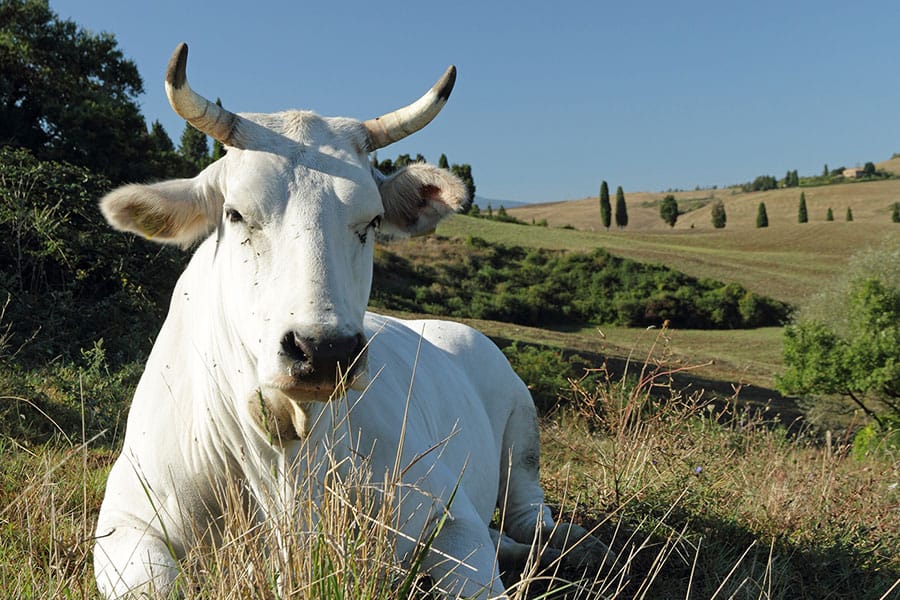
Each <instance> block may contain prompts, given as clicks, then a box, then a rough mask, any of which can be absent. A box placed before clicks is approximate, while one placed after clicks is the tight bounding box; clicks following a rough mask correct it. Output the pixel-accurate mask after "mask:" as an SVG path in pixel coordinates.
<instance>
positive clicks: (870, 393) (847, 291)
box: [778, 248, 900, 424]
mask: <svg viewBox="0 0 900 600" xmlns="http://www.w3.org/2000/svg"><path fill="white" fill-rule="evenodd" d="M897 254H898V250H897V249H896V248H894V249H890V248H887V249H884V250H878V251H876V258H874V259H869V260H868V261H856V262H854V263H852V264H853V266H852V269H853V270H852V271H851V273H850V274H849V276H848V278H847V283H846V284H844V285H841V286H838V287H837V289H836V291H834V292H832V293H830V294H828V295H826V296H824V297H822V298H821V299H819V303H820V304H821V305H823V306H825V307H827V308H825V309H824V311H827V312H825V313H824V314H826V315H829V316H827V317H823V316H822V314H823V313H822V312H820V313H818V314H817V313H815V312H814V311H811V310H808V311H805V312H804V313H801V318H800V319H799V320H798V322H797V323H795V324H793V325H791V326H789V327H787V328H786V330H785V337H784V363H785V367H786V370H785V372H784V374H783V375H782V376H781V377H780V378H779V379H778V385H779V388H780V389H782V390H783V391H785V392H787V393H794V394H809V395H826V394H841V395H845V396H848V397H850V398H851V399H852V400H853V401H854V402H856V403H857V405H859V406H860V407H861V408H863V410H864V411H865V412H866V413H867V414H869V415H870V416H872V417H873V418H874V419H876V421H878V422H879V424H882V421H883V419H882V418H881V417H880V414H881V413H884V412H887V413H889V414H893V418H900V404H898V403H897V399H898V398H900V265H898V257H897ZM878 257H880V259H879V258H878ZM873 403H874V404H873ZM872 406H876V408H872ZM881 406H884V407H885V408H884V409H882V408H880V407H881Z"/></svg>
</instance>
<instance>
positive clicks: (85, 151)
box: [0, 0, 155, 182]
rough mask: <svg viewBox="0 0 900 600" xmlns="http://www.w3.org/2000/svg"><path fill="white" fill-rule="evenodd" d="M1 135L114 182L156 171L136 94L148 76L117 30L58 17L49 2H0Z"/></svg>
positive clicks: (11, 142)
mask: <svg viewBox="0 0 900 600" xmlns="http://www.w3.org/2000/svg"><path fill="white" fill-rule="evenodd" d="M0 73H2V74H3V75H2V79H0V143H2V144H3V145H9V146H15V147H24V148H28V149H30V150H31V151H32V153H33V154H35V156H37V157H39V158H41V159H49V160H65V161H68V162H70V163H73V164H76V165H80V166H84V167H88V168H90V169H92V170H93V171H95V172H98V173H103V174H104V175H106V176H107V177H108V178H109V179H111V180H112V181H113V182H121V181H124V180H136V179H142V178H146V177H148V176H150V175H155V173H152V172H151V171H150V169H149V166H150V163H149V161H148V160H147V159H148V154H149V152H150V147H149V140H148V136H147V130H146V125H145V123H144V118H143V117H142V116H141V114H140V109H139V108H138V104H137V97H138V95H139V94H141V93H142V92H143V83H142V81H141V78H140V75H139V74H138V70H137V67H136V65H135V64H134V63H133V62H132V61H130V60H127V59H125V58H124V57H123V55H122V52H121V51H120V50H119V48H118V44H117V42H116V39H115V37H114V36H112V35H111V34H108V33H101V34H94V33H91V32H89V31H86V30H84V29H82V28H80V27H78V25H77V24H76V23H74V22H73V21H69V20H65V19H60V18H59V16H58V15H57V14H56V13H55V12H53V11H52V10H51V9H50V7H49V6H48V3H47V2H38V1H28V0H5V1H4V2H2V3H0Z"/></svg>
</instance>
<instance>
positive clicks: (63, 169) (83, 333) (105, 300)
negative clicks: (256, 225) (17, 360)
mask: <svg viewBox="0 0 900 600" xmlns="http://www.w3.org/2000/svg"><path fill="white" fill-rule="evenodd" d="M109 188H110V183H109V181H108V180H107V179H105V178H103V177H99V176H96V175H93V174H91V173H90V172H89V171H87V170H86V169H83V168H81V167H76V166H72V165H68V164H65V163H56V162H48V161H39V160H37V159H35V158H34V157H33V156H31V154H29V153H28V152H27V151H25V150H10V149H0V301H2V300H5V299H6V298H7V297H9V299H10V302H9V306H8V307H7V311H6V315H5V318H6V319H7V322H8V323H9V325H10V327H11V330H10V336H11V338H10V342H9V343H10V345H11V346H12V347H14V348H18V347H19V346H20V345H22V344H26V342H27V341H28V340H30V339H31V338H32V337H33V336H35V335H37V336H39V339H40V343H39V344H26V345H25V348H24V350H23V352H22V354H21V357H22V358H23V359H26V360H27V361H29V362H41V361H46V360H48V359H51V358H53V357H55V356H57V355H62V356H72V353H77V352H78V350H79V348H80V347H86V346H90V345H91V344H92V343H93V342H94V341H95V340H99V339H101V338H103V339H105V340H106V343H105V349H106V351H107V352H108V353H109V356H110V359H111V360H113V361H114V363H116V364H119V363H120V362H122V361H125V360H130V359H132V358H134V357H136V356H140V355H142V354H143V353H144V352H145V351H146V350H147V348H148V346H149V342H148V340H149V339H150V338H151V337H152V336H153V334H154V333H155V331H156V329H157V328H158V326H159V322H160V321H161V319H162V316H164V310H165V307H166V305H167V304H168V297H169V295H170V294H171V291H172V287H173V285H174V283H175V279H176V278H177V277H178V275H179V274H180V272H181V270H182V266H183V264H184V258H183V256H182V254H181V253H179V252H178V251H177V250H174V249H167V248H160V247H159V246H157V245H155V244H151V243H149V242H145V241H143V240H138V239H135V238H134V237H132V236H126V235H122V234H121V233H118V232H115V231H113V230H112V229H111V228H110V227H109V226H108V225H107V224H106V222H105V221H104V219H103V217H102V216H101V215H100V211H99V210H98V209H97V199H98V198H100V197H101V196H102V195H103V193H104V192H106V191H107V190H108V189H109Z"/></svg>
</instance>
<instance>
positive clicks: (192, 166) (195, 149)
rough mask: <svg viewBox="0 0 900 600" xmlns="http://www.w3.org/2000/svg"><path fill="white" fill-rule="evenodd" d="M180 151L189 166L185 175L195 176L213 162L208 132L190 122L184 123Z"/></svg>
mask: <svg viewBox="0 0 900 600" xmlns="http://www.w3.org/2000/svg"><path fill="white" fill-rule="evenodd" d="M178 152H179V153H180V154H181V157H182V158H183V159H184V161H185V163H186V166H187V171H186V172H185V173H184V174H183V176H184V177H193V176H194V175H196V174H197V173H199V172H200V171H202V170H203V169H205V168H206V167H208V166H209V164H210V163H211V162H212V156H211V155H210V153H209V142H208V141H207V139H206V134H205V133H203V132H202V131H200V130H199V129H197V128H196V127H194V126H193V125H191V124H190V123H185V124H184V131H183V132H182V134H181V144H179V146H178Z"/></svg>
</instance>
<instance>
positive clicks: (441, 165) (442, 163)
mask: <svg viewBox="0 0 900 600" xmlns="http://www.w3.org/2000/svg"><path fill="white" fill-rule="evenodd" d="M438 167H439V168H441V169H449V168H450V163H449V162H448V161H447V155H446V154H441V157H440V158H439V159H438Z"/></svg>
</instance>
